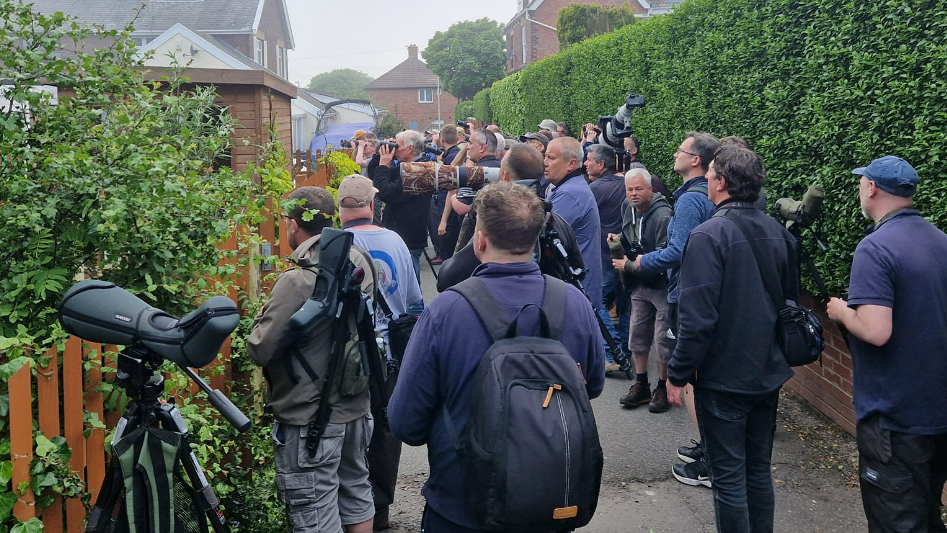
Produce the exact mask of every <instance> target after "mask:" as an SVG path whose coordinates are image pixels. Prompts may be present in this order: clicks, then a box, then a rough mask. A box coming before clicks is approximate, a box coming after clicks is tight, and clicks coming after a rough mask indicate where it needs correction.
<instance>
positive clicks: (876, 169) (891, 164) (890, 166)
mask: <svg viewBox="0 0 947 533" xmlns="http://www.w3.org/2000/svg"><path fill="white" fill-rule="evenodd" d="M852 174H858V175H860V176H865V177H866V178H868V179H869V180H871V181H873V182H875V184H876V185H877V186H878V188H880V189H881V190H883V191H885V192H888V193H891V194H893V195H895V196H903V197H905V198H910V197H912V196H914V190H915V189H916V188H917V182H918V177H917V171H916V170H914V167H912V166H911V164H910V163H908V162H907V161H905V160H903V159H901V158H900V157H896V156H893V155H886V156H884V157H879V158H878V159H875V160H874V161H872V162H871V164H870V165H868V166H867V167H859V168H856V169H855V170H853V171H852Z"/></svg>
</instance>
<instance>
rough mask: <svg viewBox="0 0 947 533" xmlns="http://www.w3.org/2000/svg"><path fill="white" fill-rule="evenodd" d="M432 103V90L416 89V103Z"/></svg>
mask: <svg viewBox="0 0 947 533" xmlns="http://www.w3.org/2000/svg"><path fill="white" fill-rule="evenodd" d="M433 101H434V89H418V103H419V104H430V103H431V102H433Z"/></svg>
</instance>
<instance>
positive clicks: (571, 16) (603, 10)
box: [556, 4, 636, 48]
mask: <svg viewBox="0 0 947 533" xmlns="http://www.w3.org/2000/svg"><path fill="white" fill-rule="evenodd" d="M635 20H636V19H635V12H634V11H632V9H631V7H629V6H628V4H623V5H620V6H610V5H604V6H599V5H595V4H569V5H567V6H566V7H564V8H562V9H560V10H559V18H558V19H557V21H556V35H557V36H558V37H559V46H561V47H562V48H567V47H569V46H570V45H573V44H575V43H578V42H580V41H584V40H585V39H588V38H589V37H594V36H596V35H601V34H603V33H608V32H612V31H615V30H617V29H618V28H621V27H622V26H627V25H629V24H634V23H635Z"/></svg>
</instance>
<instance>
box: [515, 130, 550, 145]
mask: <svg viewBox="0 0 947 533" xmlns="http://www.w3.org/2000/svg"><path fill="white" fill-rule="evenodd" d="M530 139H532V140H534V141H539V142H541V143H543V146H547V145H548V144H549V139H548V138H546V136H545V135H543V134H542V133H534V132H532V131H531V132H528V133H527V134H526V135H520V142H526V141H528V140H530Z"/></svg>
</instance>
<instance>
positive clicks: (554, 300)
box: [542, 274, 566, 340]
mask: <svg viewBox="0 0 947 533" xmlns="http://www.w3.org/2000/svg"><path fill="white" fill-rule="evenodd" d="M543 277H544V278H546V288H545V290H544V291H543V304H542V310H543V311H544V312H545V313H546V318H547V319H548V320H549V334H550V336H551V337H552V338H553V339H556V340H562V328H563V326H564V325H565V322H566V282H564V281H562V280H560V279H556V278H554V277H552V276H550V275H548V274H544V275H543Z"/></svg>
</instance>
